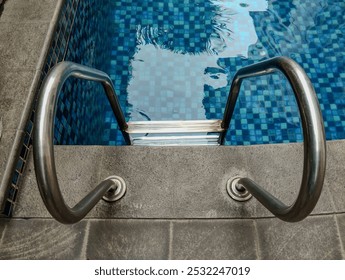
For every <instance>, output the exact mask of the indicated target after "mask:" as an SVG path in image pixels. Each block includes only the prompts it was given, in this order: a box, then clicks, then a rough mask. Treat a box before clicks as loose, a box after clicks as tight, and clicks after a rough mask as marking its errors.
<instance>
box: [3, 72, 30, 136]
mask: <svg viewBox="0 0 345 280" xmlns="http://www.w3.org/2000/svg"><path fill="white" fill-rule="evenodd" d="M34 75H35V72H34V71H6V72H1V73H0V119H1V121H2V127H3V129H4V130H6V129H18V126H19V122H20V120H21V118H22V112H23V110H24V106H25V104H26V101H27V96H28V95H29V89H30V86H31V83H32V80H33V78H34Z"/></svg>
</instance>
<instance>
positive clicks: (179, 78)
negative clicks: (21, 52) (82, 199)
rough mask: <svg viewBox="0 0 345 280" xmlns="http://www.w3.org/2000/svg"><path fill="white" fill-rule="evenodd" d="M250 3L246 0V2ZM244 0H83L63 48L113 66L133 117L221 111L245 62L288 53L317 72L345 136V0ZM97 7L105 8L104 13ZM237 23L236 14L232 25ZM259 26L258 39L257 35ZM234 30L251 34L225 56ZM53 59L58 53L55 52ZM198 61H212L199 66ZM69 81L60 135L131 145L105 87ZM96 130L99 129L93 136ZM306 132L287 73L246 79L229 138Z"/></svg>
mask: <svg viewBox="0 0 345 280" xmlns="http://www.w3.org/2000/svg"><path fill="white" fill-rule="evenodd" d="M67 2H69V1H67ZM242 2H243V3H246V5H242V6H241V7H239V6H238V4H241V3H242ZM242 2H241V3H240V2H238V1H233V2H230V1H229V2H222V1H213V0H212V1H211V0H208V1H207V0H206V1H201V0H197V1H193V3H190V1H187V0H185V1H180V0H157V1H152V0H141V1H139V0H137V1H135V0H133V1H127V0H117V1H91V0H88V1H80V3H79V4H78V5H79V7H78V11H77V12H76V16H75V22H74V25H73V30H72V33H71V35H70V36H69V37H68V38H67V39H64V38H65V37H64V36H62V39H59V40H57V43H56V48H57V49H59V48H61V49H62V50H63V49H64V48H65V47H66V46H67V50H66V51H65V52H64V59H66V60H72V61H76V62H79V63H82V64H86V65H89V66H92V67H96V68H98V69H101V70H103V71H105V72H107V73H108V74H109V75H110V77H111V78H112V80H113V82H114V85H115V89H116V92H117V95H118V97H119V100H120V104H121V107H122V109H123V111H124V113H125V117H126V119H127V120H150V119H152V120H157V119H173V120H177V119H182V120H183V119H221V118H222V116H223V113H224V107H225V104H226V100H227V97H228V91H229V88H230V82H231V80H232V77H233V76H234V74H235V72H236V70H238V69H240V68H242V67H244V66H246V65H250V64H253V63H255V62H258V61H261V60H264V59H267V58H270V57H274V56H281V55H284V56H288V57H290V58H292V59H294V60H296V61H297V62H298V63H299V64H300V65H301V66H302V67H303V68H304V69H305V71H306V73H307V74H308V75H309V77H310V78H311V80H312V83H313V85H314V87H315V90H316V93H317V96H318V98H319V101H320V106H321V109H322V114H323V117H324V120H325V128H326V137H327V139H329V140H330V139H343V138H344V135H345V125H344V124H345V101H344V100H345V98H344V97H345V90H344V88H345V86H344V83H345V74H344V69H345V65H344V57H345V56H344V55H345V53H344V52H345V48H344V46H345V36H344V34H343V32H344V31H343V30H342V28H340V26H341V23H343V22H345V3H344V1H339V0H337V1H331V0H316V1H312V2H310V1H309V2H307V3H306V2H305V1H292V2H291V1H267V3H266V1H260V0H256V1H251V2H250V3H249V2H248V1H245V0H244V1H242ZM247 2H248V3H247ZM224 3H227V4H224ZM243 3H242V4H243ZM226 5H228V6H226ZM235 5H237V6H235ZM265 5H267V7H265V8H263V6H265ZM105 7H106V8H105ZM65 9H66V10H67V9H68V7H66V8H65ZM69 9H71V7H69ZM241 9H246V13H243V15H244V16H243V17H242V21H241V22H240V21H239V19H238V18H236V13H242V12H243V10H241ZM95 11H97V13H101V14H102V13H103V14H102V17H99V16H98V17H97V16H95V13H96V12H95ZM71 13H72V14H73V12H70V14H71ZM244 19H245V20H246V21H244ZM62 21H66V22H68V21H69V19H68V18H63V19H62ZM229 22H230V23H232V22H233V23H234V24H233V26H232V27H233V29H232V30H230V29H228V27H227V24H229ZM237 22H238V23H241V24H242V25H244V26H242V27H241V26H237V25H239V24H237ZM62 26H63V24H62ZM241 28H242V29H241ZM250 28H254V29H253V30H255V36H257V38H250V37H251V34H250V33H248V32H247V30H249V29H250ZM239 30H242V31H243V32H239ZM63 32H65V31H64V29H63V28H62V27H61V31H60V33H61V34H62V33H63ZM226 32H228V33H226ZM236 32H237V33H236ZM237 34H241V35H240V36H239V37H236V36H237ZM229 38H230V39H232V38H237V39H236V40H239V42H240V43H241V42H242V41H248V42H251V44H249V45H248V46H247V47H246V48H247V49H246V50H245V51H246V54H245V55H240V54H238V55H229V56H226V55H222V52H224V50H223V49H222V47H226V48H229V45H227V44H226V43H224V41H226V40H227V39H229ZM108 39H109V40H108ZM254 39H255V40H254ZM234 40H235V39H234ZM241 40H242V41H241ZM59 44H60V45H61V47H59V46H58V45H59ZM234 48H235V47H234ZM50 59H51V60H52V61H54V60H56V59H58V58H57V56H54V55H51V56H50ZM196 66H197V67H199V68H200V67H201V66H202V67H204V66H205V67H204V69H203V70H202V71H201V72H200V69H197V68H196ZM205 79H206V82H205ZM207 79H208V80H207ZM209 80H211V82H209V83H208V81H209ZM79 83H80V82H79ZM215 85H216V86H215ZM65 88H66V95H65V94H64V93H63V94H62V95H61V102H60V104H61V105H60V107H59V108H58V112H57V117H56V127H55V138H56V139H55V141H56V143H60V144H64V143H67V144H93V143H97V144H109V145H122V144H124V141H123V139H122V135H121V133H119V131H118V127H117V124H116V121H115V119H114V117H113V114H112V112H111V109H110V107H109V106H108V104H107V101H106V99H105V98H104V96H103V95H104V94H103V93H102V92H101V91H102V89H95V88H93V87H90V88H88V87H86V90H85V87H84V86H82V85H80V84H79V85H78V82H77V83H72V84H66V87H65ZM91 88H92V89H91ZM71 91H72V92H75V93H72V94H70V92H71ZM67 93H68V94H67ZM87 104H93V105H94V106H89V105H87ZM91 116H93V117H91ZM95 116H96V117H95ZM88 130H93V131H95V133H93V134H92V136H93V137H91V138H90V137H89V136H88V135H87V131H88ZM302 140H303V135H302V129H301V126H300V121H299V113H298V110H297V105H296V102H295V98H294V95H293V93H292V90H291V88H290V86H289V85H288V83H287V82H286V80H285V79H284V77H283V76H282V75H280V74H276V75H272V76H266V77H262V78H259V79H250V80H247V81H246V82H244V83H243V87H242V90H241V92H240V95H239V98H238V103H237V105H236V108H235V112H234V115H233V119H232V121H231V124H230V130H229V133H228V135H227V137H226V144H228V145H251V144H265V143H287V142H298V141H302Z"/></svg>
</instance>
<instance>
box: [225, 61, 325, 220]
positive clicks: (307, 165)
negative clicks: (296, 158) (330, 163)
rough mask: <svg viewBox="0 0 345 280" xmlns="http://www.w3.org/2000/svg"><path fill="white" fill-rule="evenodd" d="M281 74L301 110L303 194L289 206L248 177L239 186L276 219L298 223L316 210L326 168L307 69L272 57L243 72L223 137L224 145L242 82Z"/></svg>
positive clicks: (229, 106)
mask: <svg viewBox="0 0 345 280" xmlns="http://www.w3.org/2000/svg"><path fill="white" fill-rule="evenodd" d="M276 71H280V72H282V73H283V74H284V75H285V76H286V78H287V79H288V81H289V82H290V84H291V87H292V89H293V92H294V94H295V97H296V100H297V104H298V108H299V111H300V116H301V121H302V128H303V137H304V162H303V176H302V182H301V186H300V191H299V194H298V197H297V199H296V200H295V202H294V203H293V204H292V205H290V206H287V205H285V204H284V203H283V202H281V201H280V200H279V199H277V198H276V197H274V196H273V195H272V194H270V193H269V192H267V191H266V190H264V189H263V188H262V187H261V186H259V185H258V184H256V183H255V182H254V181H252V180H251V179H249V178H241V179H240V180H239V181H238V185H242V186H243V187H245V188H246V189H247V190H248V191H249V192H250V193H251V194H252V195H253V196H254V197H256V198H257V199H258V200H259V201H260V202H261V203H262V204H263V205H264V206H265V207H266V208H267V209H268V210H269V211H271V212H272V213H273V214H274V215H275V216H276V217H278V218H280V219H282V220H284V221H288V222H297V221H300V220H303V219H304V218H305V217H307V216H308V215H309V214H310V213H311V211H312V210H313V209H314V207H315V205H316V203H317V201H318V199H319V197H320V194H321V190H322V186H323V181H324V176H325V169H326V141H325V132H324V126H323V120H322V115H321V112H320V107H319V103H318V100H317V97H316V94H315V91H314V88H313V86H312V84H311V82H310V80H309V78H308V76H307V75H306V73H305V72H304V70H303V69H302V68H301V67H300V66H299V65H298V64H297V63H296V62H295V61H293V60H291V59H289V58H286V57H276V58H272V59H269V60H266V61H263V62H260V63H257V64H254V65H250V66H247V67H245V68H242V69H240V70H239V71H238V72H237V73H236V74H235V77H234V79H233V81H232V84H231V88H230V94H229V97H228V102H227V105H226V108H225V112H224V118H223V122H222V127H223V128H224V129H225V131H224V133H223V134H222V136H221V140H220V141H221V143H223V142H224V138H225V134H226V131H227V129H228V128H229V124H230V120H231V117H232V114H233V112H234V108H235V105H236V100H237V97H238V94H239V91H240V87H241V84H242V81H243V79H246V78H248V77H256V76H261V75H267V74H271V73H274V72H276Z"/></svg>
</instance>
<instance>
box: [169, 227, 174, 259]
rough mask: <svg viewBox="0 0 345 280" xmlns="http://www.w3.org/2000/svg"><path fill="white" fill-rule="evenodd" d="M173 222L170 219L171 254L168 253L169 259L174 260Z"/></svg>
mask: <svg viewBox="0 0 345 280" xmlns="http://www.w3.org/2000/svg"><path fill="white" fill-rule="evenodd" d="M173 227H174V225H173V222H172V221H170V223H169V254H168V259H169V260H172V250H173V229H174V228H173Z"/></svg>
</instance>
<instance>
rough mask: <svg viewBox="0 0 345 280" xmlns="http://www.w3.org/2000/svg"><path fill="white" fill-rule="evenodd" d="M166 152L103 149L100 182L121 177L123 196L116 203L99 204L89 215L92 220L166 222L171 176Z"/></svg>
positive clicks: (129, 148) (170, 209) (171, 209)
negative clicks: (113, 218)
mask: <svg viewBox="0 0 345 280" xmlns="http://www.w3.org/2000/svg"><path fill="white" fill-rule="evenodd" d="M172 168H173V167H172V166H171V164H170V154H169V149H164V148H143V147H115V148H114V147H104V158H103V163H102V167H101V178H106V177H108V176H110V175H117V176H120V177H122V178H123V179H124V180H125V182H126V184H127V193H126V195H125V196H124V197H123V198H122V199H121V200H120V201H118V202H115V203H114V204H111V203H110V204H109V203H106V202H101V203H100V204H99V205H97V207H96V208H95V209H94V210H93V211H92V213H91V216H93V217H95V216H97V217H116V218H124V217H127V218H128V217H129V218H166V217H170V216H171V215H173V208H172V205H173V189H172V186H171V183H170V182H171V181H172V179H173V178H174V172H173V170H172Z"/></svg>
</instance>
